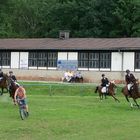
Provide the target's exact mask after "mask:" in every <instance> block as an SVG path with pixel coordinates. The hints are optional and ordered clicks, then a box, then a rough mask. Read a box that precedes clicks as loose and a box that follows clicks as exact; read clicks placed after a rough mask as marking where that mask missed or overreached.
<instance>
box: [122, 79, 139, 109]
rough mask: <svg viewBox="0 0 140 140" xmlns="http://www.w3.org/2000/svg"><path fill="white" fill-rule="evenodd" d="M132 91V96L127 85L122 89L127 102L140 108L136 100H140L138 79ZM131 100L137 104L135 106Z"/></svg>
mask: <svg viewBox="0 0 140 140" xmlns="http://www.w3.org/2000/svg"><path fill="white" fill-rule="evenodd" d="M130 90H131V94H130V93H129V92H128V87H127V85H125V86H124V87H123V88H122V93H123V95H124V96H125V98H126V100H127V102H129V103H130V106H131V107H133V106H134V105H136V106H137V107H138V108H140V106H139V104H138V103H137V101H136V99H138V98H140V92H139V82H138V79H137V80H136V82H135V83H134V84H133V86H132V87H131V88H130ZM129 98H132V99H133V101H134V102H135V104H133V103H132V102H131V101H130V100H129Z"/></svg>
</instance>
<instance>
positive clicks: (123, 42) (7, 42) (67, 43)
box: [0, 38, 140, 51]
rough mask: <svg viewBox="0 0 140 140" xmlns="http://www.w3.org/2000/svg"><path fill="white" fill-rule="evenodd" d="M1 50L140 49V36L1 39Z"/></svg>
mask: <svg viewBox="0 0 140 140" xmlns="http://www.w3.org/2000/svg"><path fill="white" fill-rule="evenodd" d="M0 50H13V51H14V50H21V51H24V50H117V51H123V50H124V51H125V50H130V51H131V50H140V38H69V39H53V38H33V39H0Z"/></svg>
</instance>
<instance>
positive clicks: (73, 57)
mask: <svg viewBox="0 0 140 140" xmlns="http://www.w3.org/2000/svg"><path fill="white" fill-rule="evenodd" d="M68 60H78V53H77V52H68Z"/></svg>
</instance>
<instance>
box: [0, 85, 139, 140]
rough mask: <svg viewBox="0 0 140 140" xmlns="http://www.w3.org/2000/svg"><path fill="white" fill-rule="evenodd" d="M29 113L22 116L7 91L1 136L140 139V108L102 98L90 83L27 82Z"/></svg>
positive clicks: (1, 104)
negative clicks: (38, 83) (22, 118)
mask: <svg viewBox="0 0 140 140" xmlns="http://www.w3.org/2000/svg"><path fill="white" fill-rule="evenodd" d="M24 84H25V88H26V90H27V95H28V104H29V109H30V116H29V118H28V119H26V120H21V119H20V117H19V112H18V107H17V106H14V105H13V103H12V101H11V99H10V98H9V96H8V94H4V95H3V96H1V97H0V140H16V139H17V140H132V139H134V140H139V139H140V110H139V109H137V108H133V109H131V108H130V106H129V104H128V103H127V102H126V101H125V98H124V97H123V96H122V95H121V93H120V90H121V88H119V89H118V93H117V95H116V96H117V97H118V99H119V100H120V103H118V102H115V101H114V100H113V99H112V98H111V97H108V99H106V100H103V101H100V100H99V97H98V95H97V94H95V93H94V91H93V90H94V86H91V85H88V84H87V85H85V84H84V85H62V84H56V85H55V84H52V85H50V84H48V85H43V84H42V85H36V84H37V83H30V84H29V83H27V84H26V83H24Z"/></svg>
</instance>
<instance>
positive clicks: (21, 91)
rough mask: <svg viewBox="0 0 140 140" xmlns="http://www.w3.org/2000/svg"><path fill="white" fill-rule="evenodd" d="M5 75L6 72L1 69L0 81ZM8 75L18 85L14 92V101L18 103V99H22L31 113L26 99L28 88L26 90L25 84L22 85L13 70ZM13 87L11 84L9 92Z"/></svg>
mask: <svg viewBox="0 0 140 140" xmlns="http://www.w3.org/2000/svg"><path fill="white" fill-rule="evenodd" d="M3 76H4V73H3V71H2V70H1V69H0V82H1V81H2V79H3ZM8 77H9V79H10V80H12V81H13V82H15V84H16V86H17V89H16V91H15V93H14V101H15V102H16V103H18V101H19V100H20V101H21V102H22V104H23V105H25V106H26V111H27V115H29V113H28V105H27V100H26V98H27V96H26V90H25V88H24V87H23V86H21V85H20V84H19V83H18V82H17V78H16V76H15V75H14V73H13V71H9V75H8ZM11 88H12V87H11V85H9V87H8V89H9V92H10V90H11Z"/></svg>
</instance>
